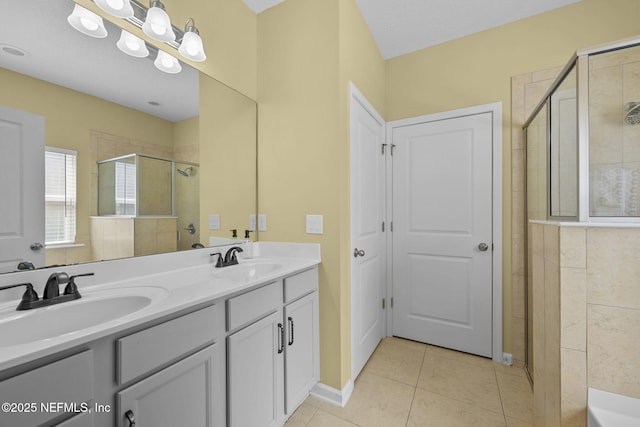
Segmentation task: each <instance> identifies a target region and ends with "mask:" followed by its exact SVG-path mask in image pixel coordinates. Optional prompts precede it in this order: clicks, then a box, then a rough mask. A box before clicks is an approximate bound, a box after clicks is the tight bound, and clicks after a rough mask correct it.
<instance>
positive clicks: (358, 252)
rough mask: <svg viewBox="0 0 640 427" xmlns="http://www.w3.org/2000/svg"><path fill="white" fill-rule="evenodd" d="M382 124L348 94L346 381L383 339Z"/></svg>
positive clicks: (357, 97) (355, 94)
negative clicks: (348, 347) (348, 365)
mask: <svg viewBox="0 0 640 427" xmlns="http://www.w3.org/2000/svg"><path fill="white" fill-rule="evenodd" d="M383 143H384V122H383V121H382V119H381V118H380V117H379V116H378V115H377V113H376V112H375V110H374V109H373V107H371V106H370V105H369V104H368V103H367V102H366V99H364V97H363V96H362V95H361V94H359V93H358V92H357V91H356V90H355V88H352V98H351V243H352V246H351V250H352V251H353V252H352V253H351V254H350V256H351V378H352V379H354V380H355V378H356V377H357V376H358V374H359V373H360V371H361V370H362V368H363V367H364V365H365V363H366V362H367V360H368V359H369V357H370V356H371V354H372V353H373V351H374V350H375V348H376V346H377V345H378V343H379V342H380V340H381V339H382V337H383V334H384V324H385V323H384V311H383V308H382V299H383V289H384V277H385V242H384V232H383V230H382V227H383V221H384V212H385V175H384V159H385V156H384V155H383V153H382V149H383V145H382V144H383Z"/></svg>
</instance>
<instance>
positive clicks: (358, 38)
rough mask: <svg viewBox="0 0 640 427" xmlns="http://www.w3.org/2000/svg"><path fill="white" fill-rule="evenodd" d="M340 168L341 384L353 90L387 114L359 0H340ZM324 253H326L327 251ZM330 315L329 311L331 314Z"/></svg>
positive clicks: (347, 344)
mask: <svg viewBox="0 0 640 427" xmlns="http://www.w3.org/2000/svg"><path fill="white" fill-rule="evenodd" d="M339 7H340V9H339V11H338V12H339V94H340V96H339V104H340V105H339V111H340V115H339V118H338V120H339V132H340V141H339V148H338V150H337V152H336V154H337V156H336V159H335V160H334V162H335V164H336V165H338V167H339V178H340V182H342V183H343V184H342V185H338V188H339V193H338V196H339V200H338V203H339V221H340V233H339V238H340V242H339V244H340V249H341V251H340V254H341V255H340V290H341V312H340V318H341V321H340V324H341V349H342V351H341V368H342V369H341V378H340V380H341V382H340V384H341V385H344V384H345V383H346V382H347V380H348V379H350V378H351V286H350V283H351V259H352V258H351V256H350V255H349V254H350V253H351V211H350V192H349V181H350V141H351V140H350V119H349V111H350V104H351V99H350V91H349V82H353V84H354V85H355V86H356V87H357V88H358V90H360V92H362V94H363V95H364V96H365V97H366V98H367V99H368V100H369V102H370V103H371V104H372V105H373V107H374V108H375V109H376V110H377V112H378V113H379V114H380V115H382V116H383V117H384V113H385V65H384V59H383V58H382V55H381V54H380V51H379V50H378V46H377V45H376V43H375V41H374V39H373V36H372V35H371V33H370V31H369V27H368V26H367V24H366V22H365V21H364V18H363V17H362V14H361V13H360V9H359V8H358V5H357V4H356V2H355V0H339ZM323 255H324V253H323ZM328 315H329V314H328Z"/></svg>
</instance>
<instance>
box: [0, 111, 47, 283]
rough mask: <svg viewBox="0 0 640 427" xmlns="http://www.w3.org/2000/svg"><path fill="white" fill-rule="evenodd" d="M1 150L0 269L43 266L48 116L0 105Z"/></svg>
mask: <svg viewBox="0 0 640 427" xmlns="http://www.w3.org/2000/svg"><path fill="white" fill-rule="evenodd" d="M0 154H1V155H0V182H2V185H1V186H0V200H2V202H1V203H0V272H7V271H15V270H16V267H17V265H18V263H19V262H20V261H31V262H32V263H33V264H34V265H35V266H36V267H42V266H44V262H45V261H44V118H43V117H40V116H36V115H35V114H31V113H26V112H24V111H18V110H14V109H11V108H7V107H0ZM32 247H33V249H32ZM38 248H39V249H38Z"/></svg>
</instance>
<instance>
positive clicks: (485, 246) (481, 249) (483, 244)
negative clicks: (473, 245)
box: [478, 243, 489, 252]
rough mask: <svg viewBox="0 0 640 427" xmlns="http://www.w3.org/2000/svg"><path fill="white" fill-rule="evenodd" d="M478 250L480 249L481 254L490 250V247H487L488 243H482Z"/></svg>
mask: <svg viewBox="0 0 640 427" xmlns="http://www.w3.org/2000/svg"><path fill="white" fill-rule="evenodd" d="M478 249H480V252H486V251H487V249H489V245H487V244H486V243H480V244H479V245H478Z"/></svg>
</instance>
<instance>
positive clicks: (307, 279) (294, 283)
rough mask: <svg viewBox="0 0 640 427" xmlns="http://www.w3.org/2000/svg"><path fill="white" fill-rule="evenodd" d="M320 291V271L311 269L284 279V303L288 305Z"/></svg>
mask: <svg viewBox="0 0 640 427" xmlns="http://www.w3.org/2000/svg"><path fill="white" fill-rule="evenodd" d="M317 289H318V269H317V268H311V269H309V270H305V271H303V272H301V273H298V274H295V275H293V276H290V277H287V278H285V279H284V302H285V303H288V302H291V301H293V300H296V299H298V298H300V297H301V296H304V295H306V294H308V293H310V292H313V291H315V290H317Z"/></svg>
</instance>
